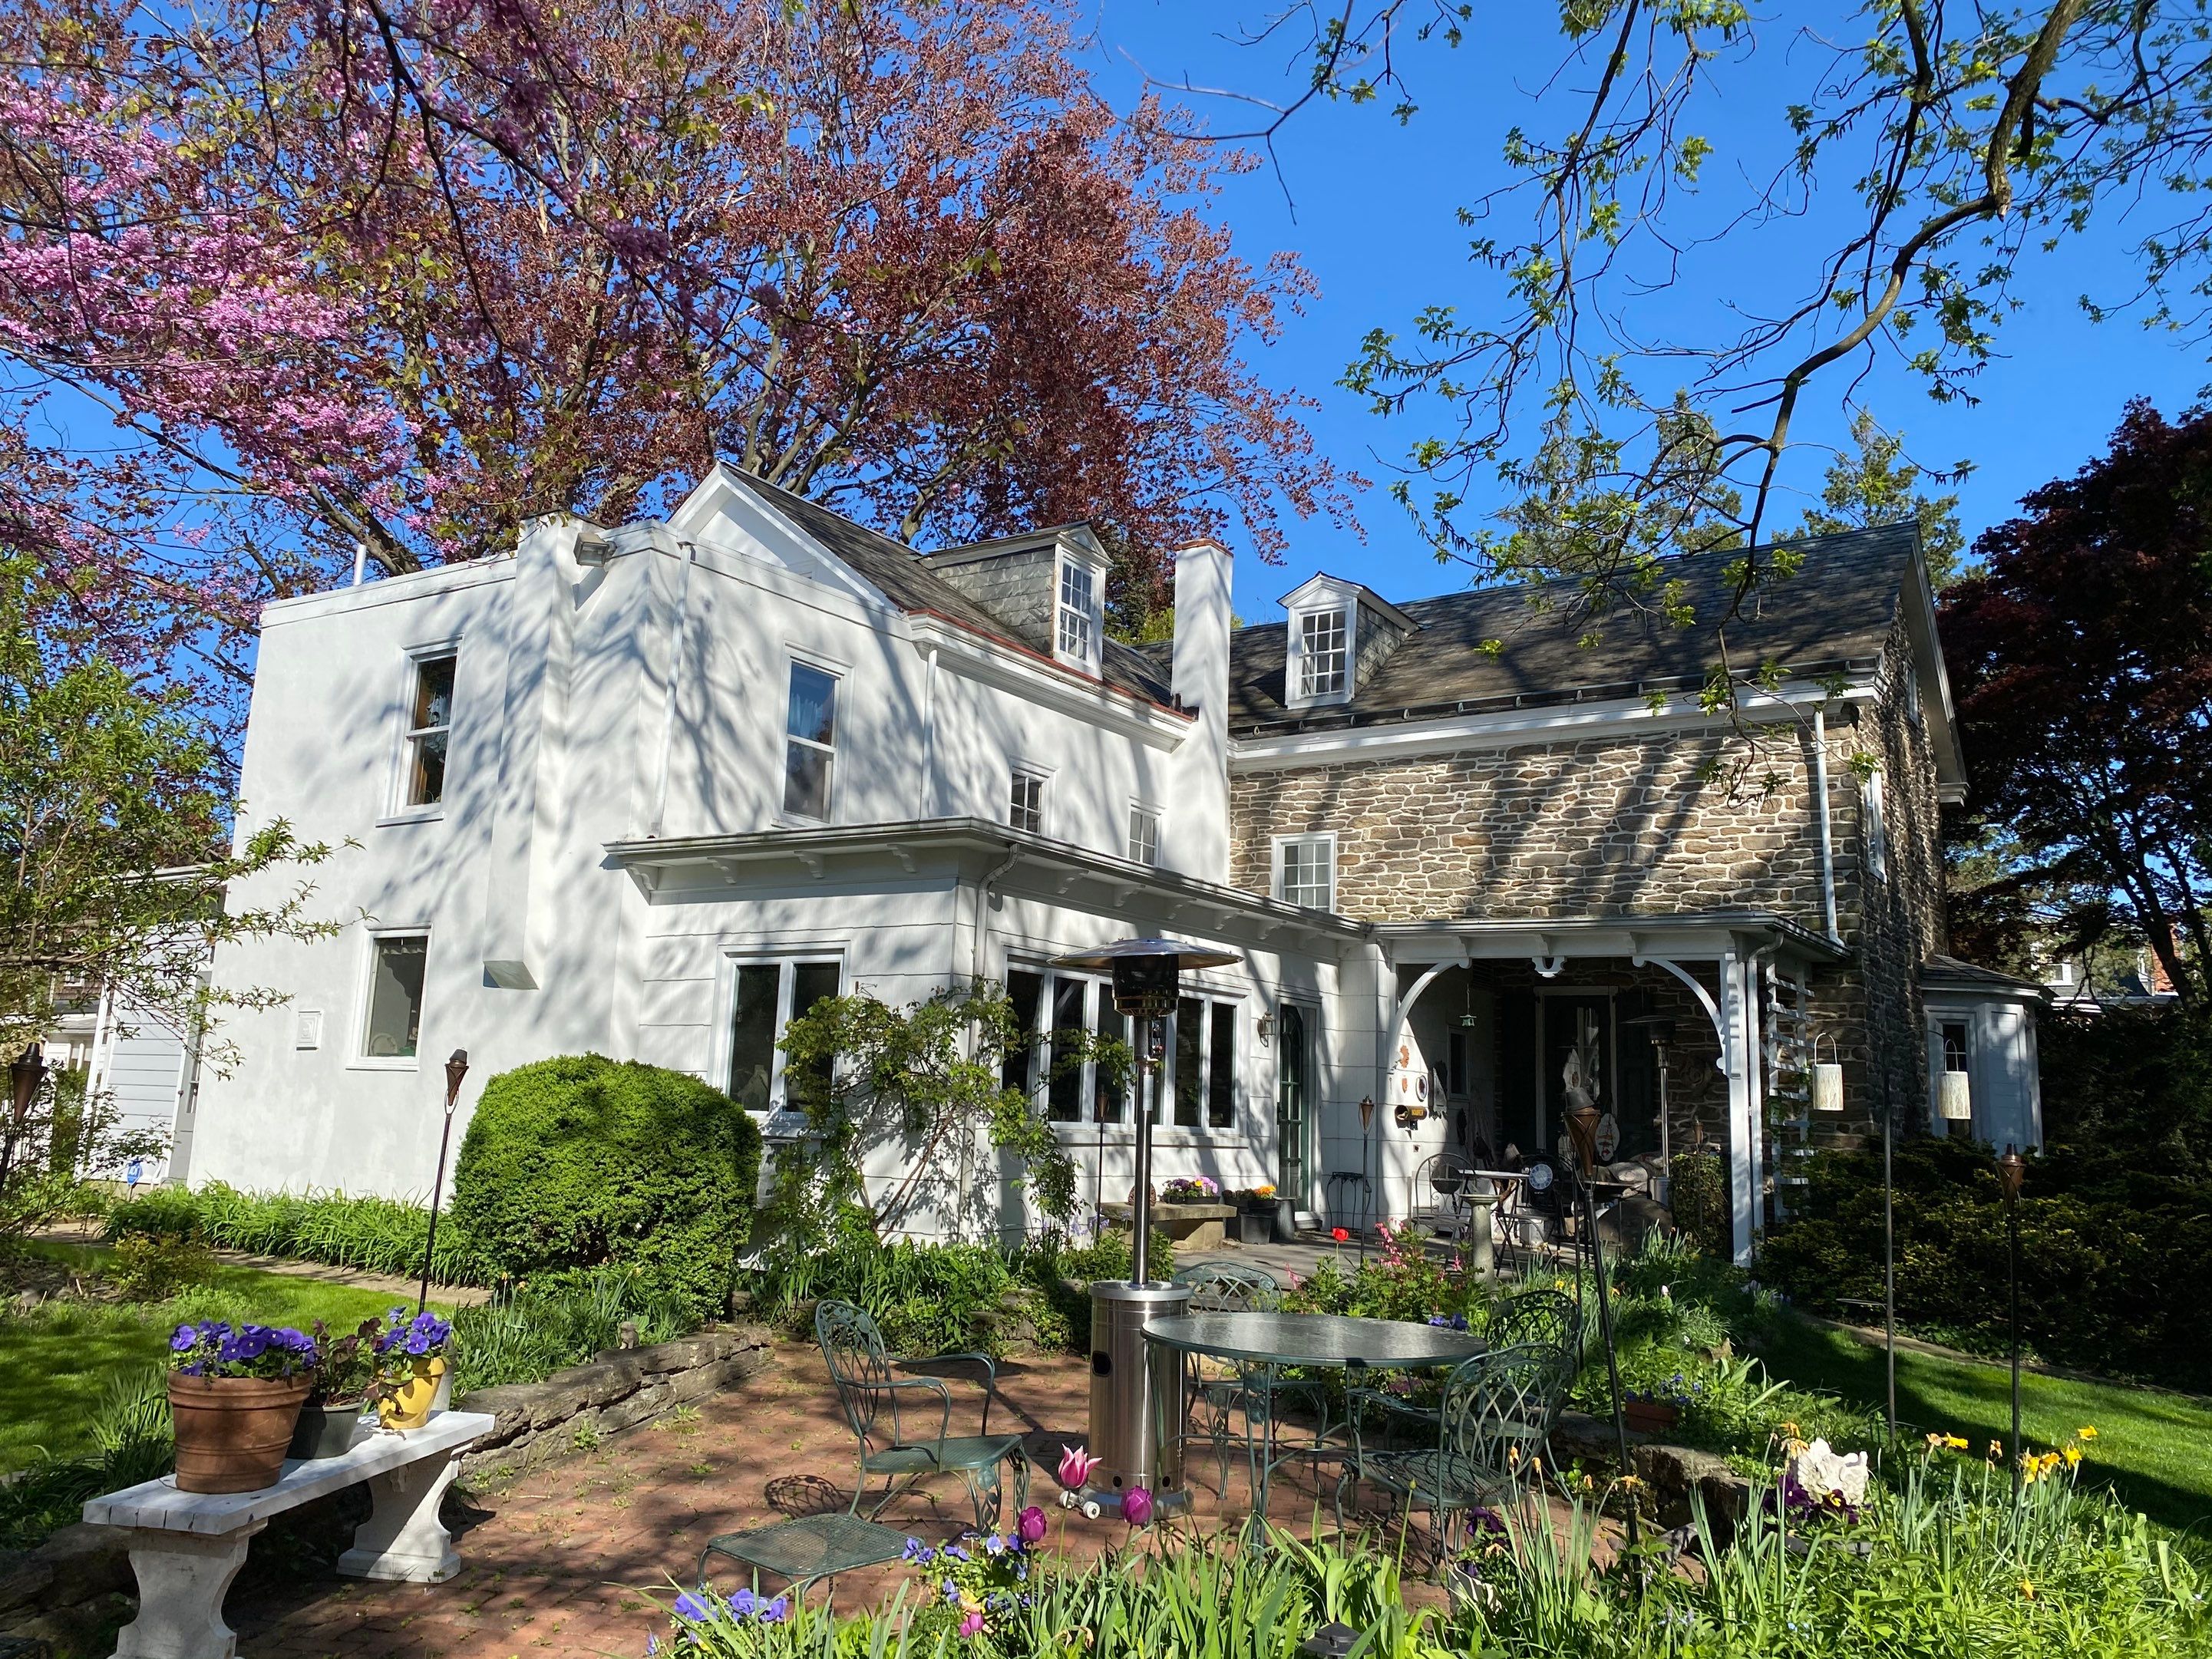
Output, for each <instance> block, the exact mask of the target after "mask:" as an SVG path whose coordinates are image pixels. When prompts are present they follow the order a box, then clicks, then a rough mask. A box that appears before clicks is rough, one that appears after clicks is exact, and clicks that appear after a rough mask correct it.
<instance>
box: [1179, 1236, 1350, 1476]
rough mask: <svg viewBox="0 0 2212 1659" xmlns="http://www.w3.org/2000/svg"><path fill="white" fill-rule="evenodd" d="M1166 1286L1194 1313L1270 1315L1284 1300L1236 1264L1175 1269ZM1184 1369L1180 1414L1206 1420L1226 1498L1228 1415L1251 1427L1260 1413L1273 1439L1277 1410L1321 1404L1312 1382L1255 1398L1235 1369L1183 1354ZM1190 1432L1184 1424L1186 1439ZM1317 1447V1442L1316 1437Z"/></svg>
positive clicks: (1265, 1278) (1257, 1273)
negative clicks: (1182, 1294) (1184, 1295)
mask: <svg viewBox="0 0 2212 1659" xmlns="http://www.w3.org/2000/svg"><path fill="white" fill-rule="evenodd" d="M1170 1282H1171V1283H1173V1284H1176V1285H1182V1286H1183V1287H1185V1288H1186V1289H1188V1291H1190V1303H1189V1310H1190V1311H1191V1312H1192V1313H1273V1312H1274V1311H1275V1307H1276V1304H1277V1302H1278V1301H1279V1299H1280V1297H1281V1295H1282V1289H1281V1287H1280V1286H1279V1285H1277V1284H1276V1283H1275V1280H1274V1278H1273V1275H1272V1274H1269V1273H1263V1272H1262V1271H1261V1270H1260V1269H1259V1268H1257V1267H1246V1266H1245V1265H1244V1264H1243V1263H1242V1262H1237V1261H1193V1262H1191V1263H1189V1264H1188V1265H1187V1266H1185V1267H1178V1268H1176V1272H1175V1276H1174V1278H1173V1279H1172V1280H1171V1281H1170ZM1184 1364H1185V1366H1186V1369H1187V1370H1188V1376H1189V1382H1188V1384H1187V1385H1186V1387H1185V1389H1184V1391H1183V1401H1184V1409H1185V1411H1186V1413H1190V1414H1194V1415H1195V1414H1199V1413H1203V1414H1204V1416H1205V1419H1206V1437H1208V1438H1209V1439H1211V1440H1212V1443H1213V1452H1214V1457H1215V1460H1216V1462H1218V1464H1219V1465H1220V1470H1221V1474H1220V1479H1219V1480H1218V1483H1217V1487H1216V1489H1217V1490H1218V1492H1221V1493H1222V1495H1223V1496H1227V1494H1228V1491H1229V1451H1230V1445H1231V1432H1230V1420H1229V1419H1230V1413H1231V1412H1237V1411H1241V1412H1242V1413H1243V1414H1244V1419H1245V1421H1246V1423H1247V1425H1250V1424H1251V1423H1252V1419H1253V1414H1254V1413H1260V1415H1261V1418H1262V1419H1267V1420H1264V1421H1262V1423H1261V1425H1260V1426H1261V1427H1262V1428H1263V1429H1266V1430H1267V1431H1270V1434H1271V1437H1272V1431H1273V1428H1274V1427H1275V1422H1274V1421H1273V1415H1274V1413H1276V1411H1277V1410H1278V1409H1279V1407H1282V1406H1284V1405H1287V1404H1290V1403H1292V1402H1293V1401H1301V1402H1303V1403H1304V1404H1306V1405H1307V1406H1308V1407H1318V1405H1319V1403H1320V1401H1319V1397H1318V1396H1319V1392H1320V1391H1319V1389H1318V1388H1317V1387H1316V1385H1313V1384H1310V1383H1308V1384H1296V1383H1285V1384H1283V1385H1282V1386H1281V1387H1280V1388H1279V1389H1275V1390H1274V1391H1273V1393H1272V1394H1269V1395H1255V1394H1254V1393H1253V1392H1252V1391H1251V1390H1250V1389H1247V1388H1246V1387H1245V1386H1244V1379H1243V1376H1242V1374H1241V1373H1240V1372H1239V1371H1238V1370H1237V1368H1236V1367H1234V1366H1228V1367H1226V1368H1223V1367H1222V1366H1221V1365H1220V1364H1218V1362H1217V1363H1216V1364H1215V1365H1214V1366H1213V1367H1212V1368H1209V1366H1208V1364H1207V1361H1206V1358H1205V1357H1203V1356H1201V1355H1199V1354H1187V1355H1185V1356H1184ZM1316 1415H1317V1416H1318V1413H1316ZM1188 1428H1189V1425H1188V1422H1186V1423H1185V1425H1184V1430H1185V1433H1186V1436H1187V1435H1188ZM1316 1443H1319V1437H1318V1435H1316Z"/></svg>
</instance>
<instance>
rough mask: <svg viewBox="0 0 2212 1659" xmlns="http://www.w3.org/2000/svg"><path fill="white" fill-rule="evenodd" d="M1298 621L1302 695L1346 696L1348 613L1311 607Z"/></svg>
mask: <svg viewBox="0 0 2212 1659" xmlns="http://www.w3.org/2000/svg"><path fill="white" fill-rule="evenodd" d="M1297 622H1298V696H1299V697H1300V698H1301V699H1310V698H1315V697H1334V696H1342V695H1343V693H1344V690H1345V686H1346V667H1347V665H1348V662H1349V653H1348V652H1347V650H1346V646H1347V644H1348V642H1349V632H1348V630H1347V629H1346V627H1345V613H1344V612H1343V611H1307V612H1306V613H1305V614H1304V616H1302V617H1299V618H1298V619H1297Z"/></svg>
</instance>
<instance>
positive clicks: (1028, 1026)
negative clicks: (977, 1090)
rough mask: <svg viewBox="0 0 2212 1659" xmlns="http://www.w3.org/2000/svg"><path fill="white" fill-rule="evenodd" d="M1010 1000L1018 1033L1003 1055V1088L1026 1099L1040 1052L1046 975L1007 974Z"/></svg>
mask: <svg viewBox="0 0 2212 1659" xmlns="http://www.w3.org/2000/svg"><path fill="white" fill-rule="evenodd" d="M1006 1000H1007V1001H1008V1002H1010V1003H1012V1005H1013V1010H1014V1026H1015V1029H1016V1030H1017V1032H1018V1035H1017V1036H1015V1038H1014V1040H1013V1041H1012V1042H1009V1043H1008V1044H1007V1045H1006V1053H1004V1054H1000V1056H999V1086H1000V1088H1001V1089H1012V1091H1014V1092H1015V1093H1016V1094H1018V1095H1020V1096H1021V1097H1023V1098H1024V1099H1027V1098H1028V1097H1029V1092H1030V1058H1031V1056H1033V1055H1034V1054H1036V1024H1037V1007H1038V1005H1039V1004H1041V1003H1042V1001H1043V1000H1044V975H1042V974H1024V973H1022V972H1020V971H1019V970H1018V969H1017V970H1015V971H1013V972H1010V973H1009V974H1008V975H1006Z"/></svg>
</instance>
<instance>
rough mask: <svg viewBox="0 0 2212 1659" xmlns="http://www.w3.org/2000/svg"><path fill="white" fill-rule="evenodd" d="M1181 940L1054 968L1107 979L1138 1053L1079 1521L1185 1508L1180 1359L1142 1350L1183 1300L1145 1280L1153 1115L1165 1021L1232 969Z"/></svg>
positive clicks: (1096, 1338)
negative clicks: (1130, 1140) (1116, 1252)
mask: <svg viewBox="0 0 2212 1659" xmlns="http://www.w3.org/2000/svg"><path fill="white" fill-rule="evenodd" d="M1236 960H1237V958H1236V957H1234V956H1232V955H1231V954H1230V953H1229V952H1228V951H1210V950H1207V949H1206V947H1205V946H1203V945H1188V944H1185V943H1183V942H1182V941H1181V940H1179V939H1122V940H1121V941H1120V942H1119V943H1117V944H1114V945H1107V946H1106V947H1105V948H1104V949H1103V950H1098V951H1083V952H1079V953H1078V954H1076V955H1073V956H1066V957H1060V958H1059V959H1058V960H1057V961H1056V962H1054V964H1053V965H1054V967H1056V968H1073V969H1081V970H1084V971H1087V972H1090V973H1094V974H1096V973H1103V974H1110V975H1112V976H1113V981H1114V1006H1115V1009H1117V1010H1118V1011H1119V1012H1121V1013H1123V1014H1126V1015H1127V1016H1128V1017H1129V1018H1130V1019H1131V1021H1132V1022H1133V1024H1134V1026H1135V1036H1136V1039H1137V1041H1136V1048H1137V1146H1136V1152H1137V1160H1136V1162H1137V1168H1136V1190H1135V1191H1134V1192H1133V1194H1131V1195H1130V1211H1131V1215H1130V1249H1129V1277H1128V1278H1127V1279H1100V1280H1098V1281H1097V1282H1096V1283H1094V1284H1093V1285H1091V1440H1090V1450H1091V1453H1092V1454H1093V1455H1095V1456H1097V1459H1098V1460H1099V1462H1098V1468H1097V1474H1095V1475H1094V1476H1093V1477H1092V1481H1091V1489H1090V1490H1087V1491H1085V1492H1081V1493H1079V1494H1075V1495H1074V1496H1075V1498H1076V1501H1077V1502H1078V1503H1079V1504H1081V1506H1082V1508H1083V1511H1084V1513H1085V1514H1086V1515H1095V1514H1097V1513H1099V1512H1100V1511H1102V1510H1109V1509H1110V1510H1115V1511H1119V1510H1121V1500H1122V1498H1123V1497H1124V1496H1125V1495H1126V1494H1127V1493H1129V1492H1135V1491H1139V1490H1142V1491H1143V1492H1146V1493H1147V1494H1148V1502H1149V1503H1150V1504H1170V1503H1179V1502H1183V1501H1187V1500H1186V1498H1185V1494H1184V1492H1183V1491H1182V1440H1181V1438H1180V1436H1179V1433H1177V1432H1170V1430H1178V1429H1179V1427H1180V1425H1181V1424H1182V1413H1183V1399H1182V1386H1183V1366H1182V1356H1181V1355H1180V1354H1177V1353H1175V1352H1170V1351H1169V1350H1167V1349H1152V1347H1151V1346H1150V1345H1149V1344H1148V1343H1146V1340H1145V1327H1146V1324H1147V1323H1149V1322H1151V1321H1152V1320H1155V1319H1159V1318H1164V1317H1166V1316H1170V1315H1173V1314H1179V1313H1182V1312H1183V1311H1184V1310H1186V1309H1188V1307H1189V1306H1190V1291H1189V1290H1188V1288H1187V1287H1186V1286H1184V1285H1167V1284H1154V1283H1153V1282H1152V1278H1151V1267H1152V1114H1153V1112H1154V1110H1155V1109H1157V1108H1158V1101H1159V1073H1160V1061H1161V1060H1162V1058H1163V1057H1164V1055H1165V1054H1166V1052H1167V1018H1168V1016H1169V1015H1170V1014H1172V1013H1173V1012H1175V1011H1176V992H1177V987H1178V985H1179V984H1180V981H1181V978H1182V973H1183V971H1184V970H1185V969H1193V968H1219V967H1224V966H1225V965H1227V964H1228V963H1232V962H1234V961H1236Z"/></svg>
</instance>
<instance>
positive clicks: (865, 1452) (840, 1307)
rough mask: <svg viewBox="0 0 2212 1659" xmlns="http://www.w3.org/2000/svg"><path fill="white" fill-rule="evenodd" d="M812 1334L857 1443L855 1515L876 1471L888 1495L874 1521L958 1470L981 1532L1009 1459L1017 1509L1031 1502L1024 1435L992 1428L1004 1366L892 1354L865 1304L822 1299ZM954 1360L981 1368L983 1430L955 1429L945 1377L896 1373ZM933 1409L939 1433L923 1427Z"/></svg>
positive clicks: (967, 1358) (983, 1358)
mask: <svg viewBox="0 0 2212 1659" xmlns="http://www.w3.org/2000/svg"><path fill="white" fill-rule="evenodd" d="M814 1338H815V1340H816V1341H817V1342H819V1343H820V1344H821V1345H822V1358H823V1362H824V1363H825V1364H827V1365H828V1366H829V1380H830V1382H831V1383H832V1384H834V1385H835V1386H836V1390H837V1405H838V1408H839V1409H840V1410H841V1411H842V1412H843V1413H844V1414H845V1422H846V1425H847V1426H848V1427H849V1428H850V1429H851V1430H852V1431H853V1436H854V1439H855V1440H856V1441H857V1442H858V1443H859V1456H860V1475H859V1478H858V1479H857V1480H854V1483H853V1502H852V1504H851V1507H850V1510H849V1511H848V1512H849V1513H851V1514H853V1515H858V1514H859V1513H860V1500H861V1498H862V1497H863V1496H865V1495H866V1492H867V1486H868V1480H869V1478H870V1477H871V1476H874V1475H881V1476H882V1477H883V1479H884V1494H883V1496H882V1497H881V1498H878V1499H877V1501H876V1506H875V1507H874V1508H873V1509H872V1510H869V1511H868V1519H869V1520H871V1521H873V1520H874V1519H875V1518H876V1517H877V1516H879V1515H881V1514H882V1513H883V1512H884V1510H885V1509H886V1508H887V1507H889V1505H890V1502H891V1500H892V1499H893V1498H896V1497H898V1496H899V1495H900V1494H901V1493H902V1492H906V1491H907V1490H908V1488H910V1487H912V1486H915V1485H916V1484H918V1483H919V1482H921V1481H922V1480H926V1479H927V1478H928V1477H929V1476H931V1475H933V1474H957V1475H958V1476H959V1477H960V1479H961V1480H962V1482H963V1484H964V1485H965V1486H967V1488H968V1497H969V1502H970V1503H971V1504H974V1506H975V1527H976V1529H977V1530H978V1531H982V1530H984V1529H986V1528H987V1527H988V1526H989V1524H990V1522H989V1520H988V1518H987V1517H988V1516H989V1513H990V1510H992V1509H993V1508H994V1507H996V1505H997V1504H998V1501H999V1486H1000V1468H1001V1467H1002V1466H1004V1465H1008V1464H1011V1465H1012V1468H1013V1472H1014V1507H1015V1508H1017V1509H1019V1508H1020V1507H1021V1505H1022V1504H1023V1503H1024V1501H1026V1500H1027V1498H1028V1497H1029V1489H1030V1466H1029V1462H1028V1460H1027V1459H1026V1458H1025V1457H1024V1456H1023V1455H1022V1440H1021V1437H1020V1436H1019V1435H1016V1434H1003V1435H994V1434H993V1433H992V1432H991V1396H992V1395H994V1393H996V1392H997V1390H998V1385H999V1368H998V1365H997V1364H996V1363H995V1362H994V1360H993V1359H992V1358H991V1357H990V1356H989V1355H988V1354H981V1353H941V1354H937V1355H934V1356H933V1357H932V1358H927V1359H893V1358H891V1357H890V1353H889V1352H888V1351H887V1350H886V1349H885V1348H884V1339H883V1334H882V1333H881V1332H879V1331H878V1330H877V1328H876V1322H875V1321H874V1320H873V1319H872V1318H870V1317H869V1316H868V1313H867V1310H866V1309H863V1308H857V1307H854V1305H853V1304H851V1303H849V1302H824V1303H823V1304H821V1305H820V1306H819V1307H817V1309H816V1310H814ZM956 1361H957V1362H961V1363H965V1364H975V1365H981V1367H982V1368H983V1420H982V1423H981V1432H980V1433H977V1434H972V1435H955V1434H954V1433H953V1432H952V1391H951V1389H948V1388H946V1387H945V1383H944V1379H942V1378H941V1377H935V1376H892V1375H891V1373H892V1372H893V1371H894V1370H903V1371H918V1370H920V1369H921V1367H923V1366H926V1365H938V1364H951V1363H953V1362H956ZM916 1396H921V1398H919V1399H917V1398H916ZM932 1407H935V1408H936V1411H937V1418H936V1423H935V1427H936V1432H935V1433H934V1434H927V1433H922V1432H919V1431H920V1430H922V1429H924V1428H926V1427H927V1425H928V1423H929V1412H930V1410H931V1408H932ZM909 1425H912V1428H911V1429H910V1427H909Z"/></svg>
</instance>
